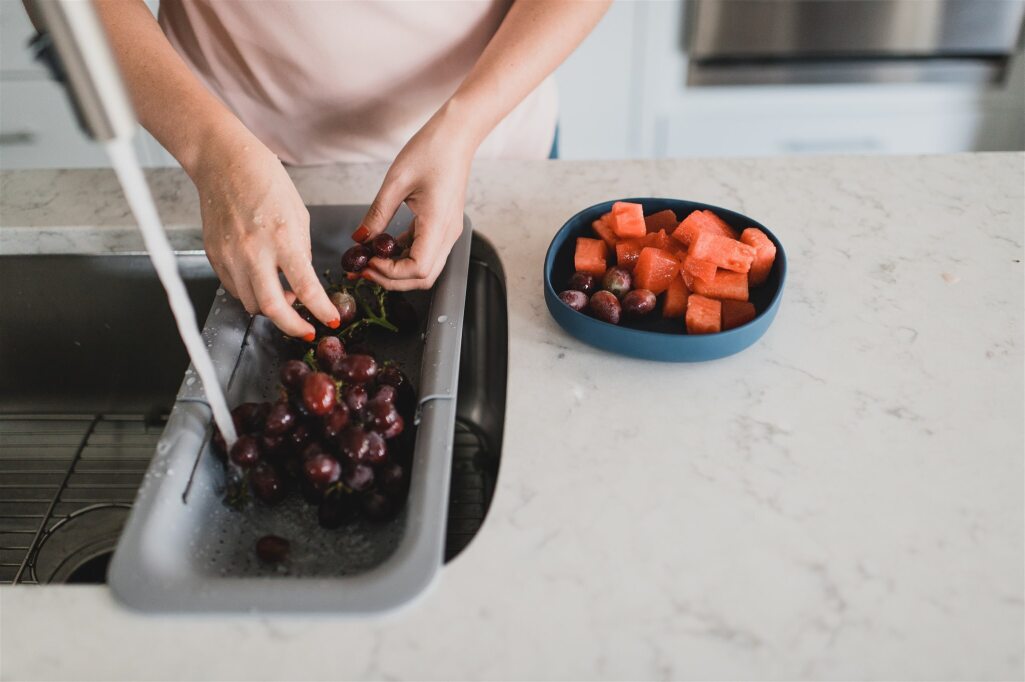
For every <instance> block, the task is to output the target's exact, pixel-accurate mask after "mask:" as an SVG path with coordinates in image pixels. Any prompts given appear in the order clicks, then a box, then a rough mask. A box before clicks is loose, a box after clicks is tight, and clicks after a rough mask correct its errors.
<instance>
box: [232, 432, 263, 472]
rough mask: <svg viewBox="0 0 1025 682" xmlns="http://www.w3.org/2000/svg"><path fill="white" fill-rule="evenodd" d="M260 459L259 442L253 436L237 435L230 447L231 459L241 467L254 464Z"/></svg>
mask: <svg viewBox="0 0 1025 682" xmlns="http://www.w3.org/2000/svg"><path fill="white" fill-rule="evenodd" d="M259 459H260V442H259V441H257V440H256V438H254V437H253V436H239V437H238V440H236V441H235V444H234V445H233V446H232V447H231V461H232V462H234V463H235V464H237V465H239V466H240V467H243V468H248V467H251V466H253V465H254V464H256V463H257V462H258V461H259Z"/></svg>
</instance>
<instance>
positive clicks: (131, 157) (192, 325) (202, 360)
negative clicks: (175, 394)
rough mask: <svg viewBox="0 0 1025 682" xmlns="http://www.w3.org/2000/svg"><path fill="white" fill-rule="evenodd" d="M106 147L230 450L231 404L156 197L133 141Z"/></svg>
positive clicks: (108, 143) (120, 142)
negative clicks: (198, 318) (226, 395)
mask: <svg viewBox="0 0 1025 682" xmlns="http://www.w3.org/2000/svg"><path fill="white" fill-rule="evenodd" d="M105 146H106V148H107V154H108V156H110V162H111V164H112V165H113V166H114V172H115V173H117V178H118V180H119V181H120V182H121V187H122V188H123V189H124V193H125V198H126V199H127V200H128V205H129V206H130V207H131V209H132V214H133V215H134V216H135V220H136V221H137V222H138V223H139V230H140V231H141V232H142V240H143V242H144V243H145V244H146V251H147V252H149V257H150V260H151V261H153V267H154V268H155V269H156V271H157V277H159V278H160V283H161V284H163V285H164V289H165V290H166V291H167V301H168V303H170V305H171V312H172V313H173V314H174V321H175V324H177V325H178V333H179V334H181V337H182V341H183V342H184V343H185V349H186V350H187V351H188V352H189V357H190V358H191V359H192V364H193V365H194V366H195V368H196V373H197V374H199V380H200V381H202V382H203V390H204V391H205V392H206V397H207V400H208V401H209V403H210V408H211V409H212V410H213V413H214V421H215V422H217V426H218V428H220V430H221V434H222V435H223V436H224V441H225V443H226V444H227V446H228V447H229V448H230V447H231V446H232V445H233V444H234V443H235V439H236V434H235V425H234V423H232V421H231V413H230V412H229V411H228V403H227V401H226V400H225V399H224V391H222V390H221V386H220V384H219V383H218V382H217V372H216V370H214V363H213V361H212V360H211V359H210V354H209V353H207V351H206V346H205V345H204V344H203V338H202V336H200V334H199V326H198V325H197V323H196V311H195V310H193V309H192V302H191V301H190V300H189V295H188V292H186V290H185V284H184V283H182V278H181V275H180V274H179V273H178V263H177V261H175V259H174V251H173V250H172V249H171V244H170V242H168V241H167V235H166V234H165V233H164V228H163V226H162V225H161V223H160V215H159V214H158V213H157V207H156V204H155V203H153V196H152V195H151V194H150V191H149V185H147V184H146V177H145V176H144V175H143V174H142V168H141V167H140V166H139V160H138V159H137V158H136V156H135V149H134V148H133V147H132V141H131V139H130V138H129V139H124V140H111V141H110V142H107V143H105Z"/></svg>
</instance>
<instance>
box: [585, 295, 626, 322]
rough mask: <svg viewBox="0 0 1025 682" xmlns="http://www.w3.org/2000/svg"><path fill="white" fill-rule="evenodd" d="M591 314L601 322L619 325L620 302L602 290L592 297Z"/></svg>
mask: <svg viewBox="0 0 1025 682" xmlns="http://www.w3.org/2000/svg"><path fill="white" fill-rule="evenodd" d="M590 308H591V313H592V314H593V315H594V316H595V317H597V318H598V319H599V320H602V321H604V322H608V323H610V324H619V313H620V307H619V300H618V299H617V298H616V297H615V295H614V294H612V293H610V292H608V291H605V290H602V291H596V292H594V294H593V295H592V296H591V302H590Z"/></svg>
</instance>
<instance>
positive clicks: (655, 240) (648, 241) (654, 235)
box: [644, 230, 669, 250]
mask: <svg viewBox="0 0 1025 682" xmlns="http://www.w3.org/2000/svg"><path fill="white" fill-rule="evenodd" d="M644 245H645V246H653V247H655V248H656V249H664V250H668V249H669V235H668V234H666V233H665V232H663V231H662V230H659V231H658V232H649V233H648V236H647V237H645V238H644Z"/></svg>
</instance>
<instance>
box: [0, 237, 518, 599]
mask: <svg viewBox="0 0 1025 682" xmlns="http://www.w3.org/2000/svg"><path fill="white" fill-rule="evenodd" d="M178 265H179V269H180V271H181V273H182V276H183V278H184V280H185V284H186V288H187V289H188V291H189V296H190V297H191V299H192V302H193V305H194V306H195V308H196V311H197V315H198V316H199V317H200V319H202V318H203V317H204V316H205V315H206V313H207V312H208V311H209V310H210V307H211V304H212V302H213V299H214V296H215V293H216V290H217V287H218V282H217V279H216V278H215V277H214V275H213V272H212V271H211V270H210V267H209V265H208V264H207V262H206V258H205V256H204V255H203V254H202V253H180V254H178ZM0 291H2V292H3V298H2V301H0V584H2V583H24V584H33V583H50V582H103V581H104V580H105V574H106V565H107V561H108V560H109V558H110V554H111V552H112V551H113V548H114V546H115V545H116V542H117V538H118V536H119V534H120V530H121V526H122V524H123V523H124V521H125V519H126V518H127V512H128V509H129V508H130V506H131V503H132V501H133V500H134V498H135V492H136V490H137V488H138V485H139V483H140V482H141V479H142V476H143V474H144V473H145V471H146V467H147V465H148V463H149V460H150V457H151V456H152V454H153V452H154V449H155V446H156V442H157V440H158V439H159V437H160V433H161V431H162V430H163V426H164V422H165V420H166V417H167V414H168V412H169V411H170V408H171V405H172V403H173V401H174V397H175V395H176V393H177V390H178V387H179V385H180V384H181V381H182V377H183V375H184V372H185V369H186V367H187V366H188V358H187V356H186V354H185V351H184V349H183V347H182V345H181V342H180V340H179V338H178V334H177V331H176V330H175V327H174V323H173V320H172V318H171V314H170V311H169V309H168V307H167V302H166V298H165V296H164V292H163V289H161V287H160V284H159V282H158V281H157V278H156V274H155V273H154V271H153V269H152V266H151V265H150V263H149V259H148V258H147V257H146V256H145V255H142V254H125V255H120V254H119V255H96V256H76V255H60V256H0ZM506 325H507V317H506V305H505V278H504V275H503V273H502V269H501V264H500V262H499V260H498V257H497V255H496V254H495V252H494V249H493V248H491V246H490V245H489V244H487V243H486V242H485V241H483V240H482V239H479V238H478V237H476V236H475V237H474V242H473V247H472V255H471V261H470V278H469V283H468V293H467V315H466V324H465V325H464V341H463V347H462V348H463V350H462V356H461V369H460V382H459V402H458V408H457V413H458V420H457V425H456V450H455V452H454V460H453V473H452V488H451V490H452V492H451V497H450V504H449V533H448V538H447V544H446V557H447V558H451V557H453V556H455V555H456V554H458V552H459V551H461V550H462V549H463V548H464V547H465V546H466V544H468V543H469V541H470V540H471V539H472V538H473V536H474V535H475V534H476V532H477V530H478V529H479V528H480V525H481V523H482V522H483V519H484V515H485V514H486V512H487V507H488V505H489V503H490V500H491V495H492V492H493V490H494V483H495V480H496V477H497V473H498V463H499V453H500V452H501V444H502V427H503V423H504V416H505V386H506V349H507V326H506Z"/></svg>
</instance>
